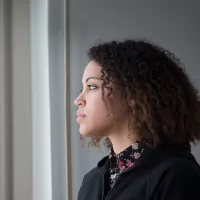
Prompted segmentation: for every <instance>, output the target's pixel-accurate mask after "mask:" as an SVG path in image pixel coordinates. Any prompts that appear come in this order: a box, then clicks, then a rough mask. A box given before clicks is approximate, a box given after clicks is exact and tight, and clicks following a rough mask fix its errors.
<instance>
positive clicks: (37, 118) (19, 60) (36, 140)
mask: <svg viewBox="0 0 200 200" xmlns="http://www.w3.org/2000/svg"><path fill="white" fill-rule="evenodd" d="M55 5H57V7H55ZM54 9H55V10H54ZM65 12H66V10H65V1H64V0H51V1H48V0H14V1H13V0H0V199H1V200H57V199H59V200H66V199H69V200H71V199H70V198H68V197H67V194H68V190H67V189H68V188H67V178H68V176H67V173H66V172H67V170H66V169H67V167H66V164H67V162H66V154H67V150H66V119H65V114H66V112H65V111H66V106H65V104H66V98H65V96H66V94H65V88H66V85H65V76H66V74H65V71H66V68H65V67H66V50H65V48H66V43H65V38H66V35H65ZM50 57H51V58H50ZM50 63H51V64H50ZM57 97H59V98H57ZM51 114H52V115H51Z"/></svg>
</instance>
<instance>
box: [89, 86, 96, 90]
mask: <svg viewBox="0 0 200 200" xmlns="http://www.w3.org/2000/svg"><path fill="white" fill-rule="evenodd" d="M88 88H89V90H94V89H96V86H94V85H88Z"/></svg>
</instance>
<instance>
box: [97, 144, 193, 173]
mask: <svg viewBox="0 0 200 200" xmlns="http://www.w3.org/2000/svg"><path fill="white" fill-rule="evenodd" d="M168 157H185V158H186V159H189V160H191V161H193V162H196V160H195V158H194V156H193V155H192V154H191V149H190V147H189V146H184V147H167V146H164V147H163V146H162V147H161V146H160V147H157V148H155V147H146V148H145V150H144V152H143V153H142V155H141V157H140V159H139V160H138V161H137V163H136V164H135V167H136V166H140V167H142V166H144V165H145V166H146V165H147V166H148V165H149V166H151V165H152V164H155V163H159V162H161V161H163V160H165V159H167V158H168ZM97 168H98V169H99V171H100V173H101V174H106V173H108V171H109V156H106V157H104V158H103V159H102V160H100V161H99V162H98V164H97Z"/></svg>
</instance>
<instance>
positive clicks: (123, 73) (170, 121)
mask: <svg viewBox="0 0 200 200" xmlns="http://www.w3.org/2000/svg"><path fill="white" fill-rule="evenodd" d="M88 55H89V63H88V65H87V66H86V68H85V70H84V73H83V77H82V83H83V88H82V91H81V93H80V94H79V96H78V97H77V98H76V100H75V105H77V106H78V111H77V116H78V117H77V122H78V124H79V126H80V127H79V132H80V134H81V136H82V137H90V138H91V143H90V144H91V145H93V146H99V143H100V141H101V140H105V142H104V144H105V145H106V146H107V147H109V148H110V154H109V155H108V156H106V157H105V158H103V159H102V160H101V161H99V163H98V164H97V167H95V168H94V169H92V170H91V171H90V172H88V173H87V174H86V175H85V176H84V179H83V182H82V186H81V188H80V191H79V196H78V200H186V199H187V200H188V199H193V200H197V199H198V200H199V199H200V166H199V165H198V163H197V162H196V160H195V158H194V156H193V155H192V154H191V144H192V143H195V142H196V141H198V140H200V98H199V94H198V91H197V89H196V88H195V87H194V85H193V84H192V83H191V81H190V79H189V77H188V75H187V74H186V72H185V70H184V66H183V65H182V64H181V63H180V61H179V60H178V59H177V58H176V57H175V56H174V54H172V53H170V52H169V51H167V50H165V49H163V48H162V47H159V46H157V45H155V44H152V43H149V42H147V41H144V40H139V41H137V40H125V41H121V42H118V41H111V42H106V43H101V44H98V45H96V46H93V47H91V48H90V50H89V53H88Z"/></svg>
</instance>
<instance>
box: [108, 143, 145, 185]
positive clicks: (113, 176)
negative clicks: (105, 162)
mask: <svg viewBox="0 0 200 200" xmlns="http://www.w3.org/2000/svg"><path fill="white" fill-rule="evenodd" d="M140 144H141V143H140V141H137V142H136V143H134V144H133V145H131V146H129V147H128V148H127V149H125V150H124V151H123V152H121V153H119V154H118V155H116V154H115V152H114V151H113V148H112V149H111V152H110V155H109V161H110V168H109V171H110V188H112V187H113V186H114V184H115V181H116V180H117V178H118V176H119V175H120V174H121V173H122V172H124V171H126V170H128V169H129V168H131V167H133V166H134V165H135V162H136V160H138V159H139V158H140V156H141V154H142V152H143V151H144V147H142V145H140Z"/></svg>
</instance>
